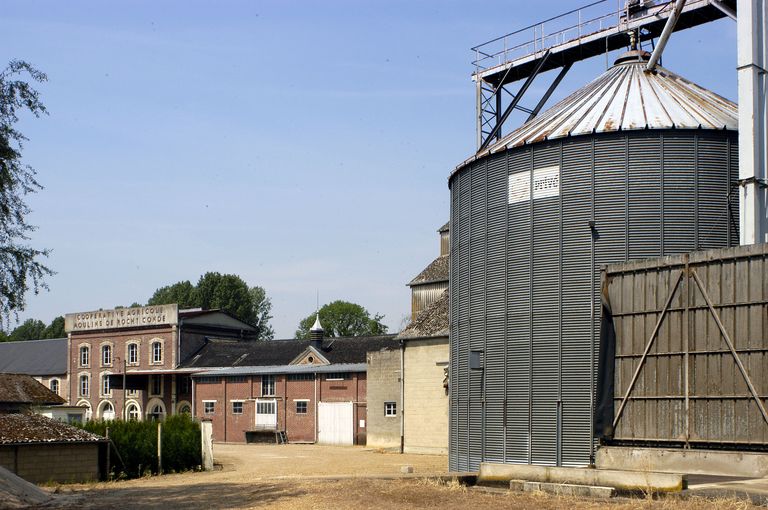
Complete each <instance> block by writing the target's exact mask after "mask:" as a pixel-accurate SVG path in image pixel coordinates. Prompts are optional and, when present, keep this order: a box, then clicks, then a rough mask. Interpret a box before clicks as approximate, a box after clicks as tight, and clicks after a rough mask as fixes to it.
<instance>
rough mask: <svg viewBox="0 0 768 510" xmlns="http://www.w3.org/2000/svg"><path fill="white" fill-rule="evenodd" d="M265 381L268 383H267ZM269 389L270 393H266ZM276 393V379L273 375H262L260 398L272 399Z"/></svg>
mask: <svg viewBox="0 0 768 510" xmlns="http://www.w3.org/2000/svg"><path fill="white" fill-rule="evenodd" d="M267 381H270V382H269V383H267ZM268 388H271V389H272V392H271V393H268V392H267V389H268ZM276 391H277V377H275V376H274V375H262V376H261V396H262V397H274V396H275V394H276Z"/></svg>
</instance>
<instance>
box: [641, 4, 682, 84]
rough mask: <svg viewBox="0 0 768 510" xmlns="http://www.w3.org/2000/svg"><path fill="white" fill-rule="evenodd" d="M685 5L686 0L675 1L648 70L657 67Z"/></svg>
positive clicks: (649, 61)
mask: <svg viewBox="0 0 768 510" xmlns="http://www.w3.org/2000/svg"><path fill="white" fill-rule="evenodd" d="M684 6H685V0H677V3H675V9H674V10H673V11H672V14H670V15H669V18H667V23H666V24H665V25H664V30H662V31H661V35H660V36H659V43H658V44H657V45H656V47H655V48H654V50H653V53H652V54H651V58H650V60H648V63H647V64H646V65H645V69H646V71H653V70H654V68H655V67H656V64H658V63H659V59H660V58H661V54H662V52H663V51H664V47H665V46H666V45H667V41H668V40H669V36H670V35H671V34H672V31H673V30H674V29H675V24H676V23H677V19H678V18H679V17H680V13H681V12H682V10H683V7H684Z"/></svg>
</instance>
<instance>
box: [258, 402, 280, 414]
mask: <svg viewBox="0 0 768 510" xmlns="http://www.w3.org/2000/svg"><path fill="white" fill-rule="evenodd" d="M276 412H277V403H276V402H275V401H274V400H270V401H267V402H258V401H257V402H256V414H269V415H273V414H275V413H276Z"/></svg>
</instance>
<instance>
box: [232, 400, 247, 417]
mask: <svg viewBox="0 0 768 510" xmlns="http://www.w3.org/2000/svg"><path fill="white" fill-rule="evenodd" d="M229 403H230V404H232V414H235V415H238V416H240V415H241V414H243V413H244V412H245V400H230V401H229ZM235 404H240V412H239V413H238V412H235Z"/></svg>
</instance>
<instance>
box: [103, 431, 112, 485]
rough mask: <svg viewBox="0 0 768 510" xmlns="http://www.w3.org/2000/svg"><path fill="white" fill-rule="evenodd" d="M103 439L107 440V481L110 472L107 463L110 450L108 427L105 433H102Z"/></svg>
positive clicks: (108, 463)
mask: <svg viewBox="0 0 768 510" xmlns="http://www.w3.org/2000/svg"><path fill="white" fill-rule="evenodd" d="M104 437H106V438H107V473H106V474H107V479H109V478H110V476H109V473H110V472H111V466H110V462H109V460H110V459H109V453H110V450H112V442H111V441H110V440H109V427H107V428H106V431H105V432H104Z"/></svg>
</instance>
